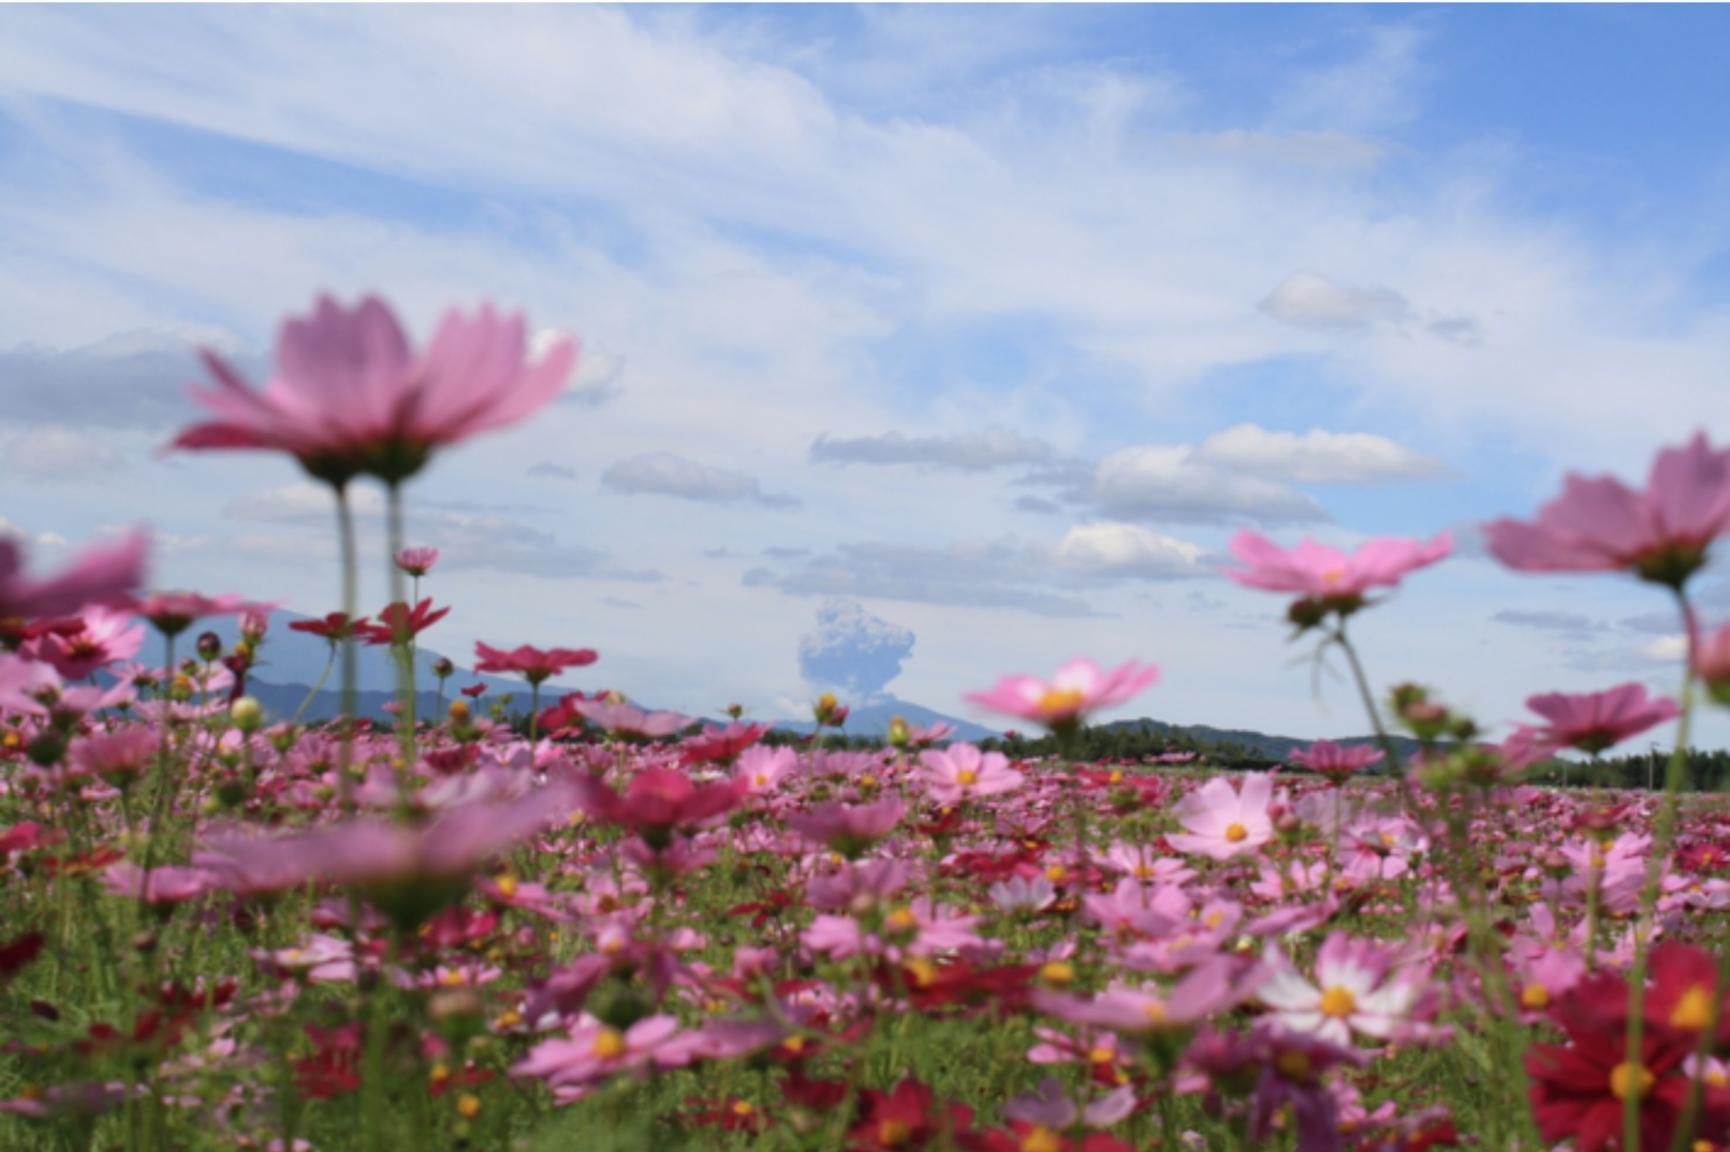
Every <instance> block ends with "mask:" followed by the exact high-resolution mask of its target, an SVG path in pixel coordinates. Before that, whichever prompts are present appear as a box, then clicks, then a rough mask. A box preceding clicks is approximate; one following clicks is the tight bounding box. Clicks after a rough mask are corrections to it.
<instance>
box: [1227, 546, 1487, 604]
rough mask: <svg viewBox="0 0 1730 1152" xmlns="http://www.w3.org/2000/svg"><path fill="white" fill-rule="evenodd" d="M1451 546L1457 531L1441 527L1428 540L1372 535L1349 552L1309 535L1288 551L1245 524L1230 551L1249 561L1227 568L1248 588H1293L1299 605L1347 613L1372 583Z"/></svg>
mask: <svg viewBox="0 0 1730 1152" xmlns="http://www.w3.org/2000/svg"><path fill="white" fill-rule="evenodd" d="M1453 549H1454V541H1453V537H1451V536H1449V535H1448V534H1447V533H1446V532H1443V533H1442V534H1441V535H1439V536H1437V537H1435V538H1434V539H1432V540H1430V541H1428V542H1425V541H1420V540H1398V539H1387V538H1384V539H1377V540H1369V541H1366V542H1365V543H1363V544H1360V545H1358V547H1357V550H1356V551H1354V552H1352V553H1351V554H1350V555H1347V554H1346V553H1344V552H1342V551H1340V550H1339V549H1338V548H1334V547H1330V546H1329V545H1326V544H1318V543H1316V542H1315V541H1314V540H1309V539H1305V540H1304V541H1303V542H1302V543H1300V544H1299V545H1298V546H1297V547H1296V548H1293V549H1291V550H1290V551H1287V550H1285V549H1283V548H1281V547H1280V546H1279V545H1277V544H1275V543H1274V542H1273V541H1271V540H1269V539H1268V538H1267V537H1265V536H1262V535H1261V534H1259V533H1256V532H1251V531H1249V530H1247V529H1246V530H1244V531H1242V532H1239V533H1238V534H1237V535H1236V536H1234V537H1233V538H1232V541H1231V551H1232V555H1234V556H1236V557H1237V558H1238V559H1239V560H1241V561H1243V563H1244V564H1246V565H1248V567H1247V568H1228V569H1226V573H1225V574H1226V575H1227V576H1229V577H1231V578H1232V579H1233V580H1236V581H1237V582H1238V583H1239V584H1242V585H1244V586H1245V587H1246V588H1260V589H1263V590H1264V591H1268V592H1290V593H1293V594H1295V595H1296V596H1297V597H1298V598H1299V599H1298V605H1299V606H1307V607H1309V608H1311V609H1312V610H1314V611H1316V612H1318V613H1320V614H1325V613H1327V612H1339V613H1341V614H1342V615H1345V614H1349V613H1351V612H1355V611H1357V610H1358V609H1359V608H1361V607H1363V605H1364V596H1365V594H1366V593H1368V592H1369V591H1370V589H1372V588H1392V587H1395V586H1396V585H1398V584H1399V582H1400V580H1401V579H1402V578H1403V577H1404V576H1405V575H1406V574H1407V573H1409V572H1415V571H1417V570H1418V569H1419V568H1426V567H1428V566H1429V565H1431V564H1434V563H1436V562H1437V561H1439V560H1441V559H1443V558H1444V557H1446V556H1447V555H1448V554H1449V553H1450V552H1452V551H1453ZM1295 611H1296V608H1295V607H1294V612H1295ZM1295 618H1296V617H1295V615H1294V619H1295ZM1318 619H1319V616H1318Z"/></svg>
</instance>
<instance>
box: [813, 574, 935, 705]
mask: <svg viewBox="0 0 1730 1152" xmlns="http://www.w3.org/2000/svg"><path fill="white" fill-rule="evenodd" d="M913 642H914V636H913V632H912V630H911V629H909V628H903V627H901V626H900V625H897V624H891V623H890V622H889V621H887V620H885V619H883V618H882V617H881V616H876V615H873V614H872V613H871V612H868V611H867V610H866V609H865V608H864V607H863V606H862V605H860V604H859V603H857V602H856V601H852V600H842V599H835V600H828V601H825V602H824V603H823V604H822V605H821V606H819V607H818V609H817V630H816V631H815V632H811V633H807V634H806V635H804V636H802V637H800V638H799V674H800V675H801V676H803V677H804V678H805V681H806V682H807V683H808V684H810V685H811V687H812V688H814V689H816V690H818V691H823V690H835V691H839V692H840V693H841V694H842V696H843V697H844V698H845V699H847V700H848V701H850V702H854V703H858V704H865V703H870V702H871V701H873V700H876V699H878V698H880V697H882V696H883V695H884V689H885V688H887V687H888V686H889V682H890V681H891V680H893V679H895V677H897V676H899V675H900V674H901V666H902V665H903V664H905V663H906V662H907V658H908V657H909V656H911V655H912V654H913Z"/></svg>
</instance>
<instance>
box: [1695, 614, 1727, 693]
mask: <svg viewBox="0 0 1730 1152" xmlns="http://www.w3.org/2000/svg"><path fill="white" fill-rule="evenodd" d="M1694 675H1696V676H1698V677H1699V678H1700V683H1702V684H1704V685H1706V690H1707V691H1708V692H1710V693H1711V694H1712V699H1714V700H1716V701H1718V703H1720V704H1730V624H1721V625H1719V627H1718V628H1717V630H1716V631H1713V632H1709V633H1707V634H1706V635H1704V636H1701V637H1699V638H1698V639H1697V640H1695V642H1694Z"/></svg>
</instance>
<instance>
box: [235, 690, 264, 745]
mask: <svg viewBox="0 0 1730 1152" xmlns="http://www.w3.org/2000/svg"><path fill="white" fill-rule="evenodd" d="M228 718H229V719H230V720H233V721H234V726H235V727H236V728H238V729H240V730H241V731H242V732H244V733H246V734H247V735H249V736H250V735H251V734H252V733H254V732H256V731H258V730H259V729H260V728H262V727H264V705H262V704H260V703H259V702H258V698H257V697H256V696H242V697H241V698H240V699H238V700H236V701H235V702H234V704H233V705H232V706H231V707H230V708H229V709H228Z"/></svg>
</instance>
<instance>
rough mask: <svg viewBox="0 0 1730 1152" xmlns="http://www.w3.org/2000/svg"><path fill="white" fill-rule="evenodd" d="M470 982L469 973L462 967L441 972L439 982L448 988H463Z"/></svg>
mask: <svg viewBox="0 0 1730 1152" xmlns="http://www.w3.org/2000/svg"><path fill="white" fill-rule="evenodd" d="M468 982H469V978H468V973H466V972H464V971H463V970H462V969H460V968H452V969H449V970H448V971H445V972H441V973H440V974H439V983H440V984H443V985H444V986H445V987H446V988H461V987H462V986H463V985H464V984H467V983H468Z"/></svg>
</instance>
